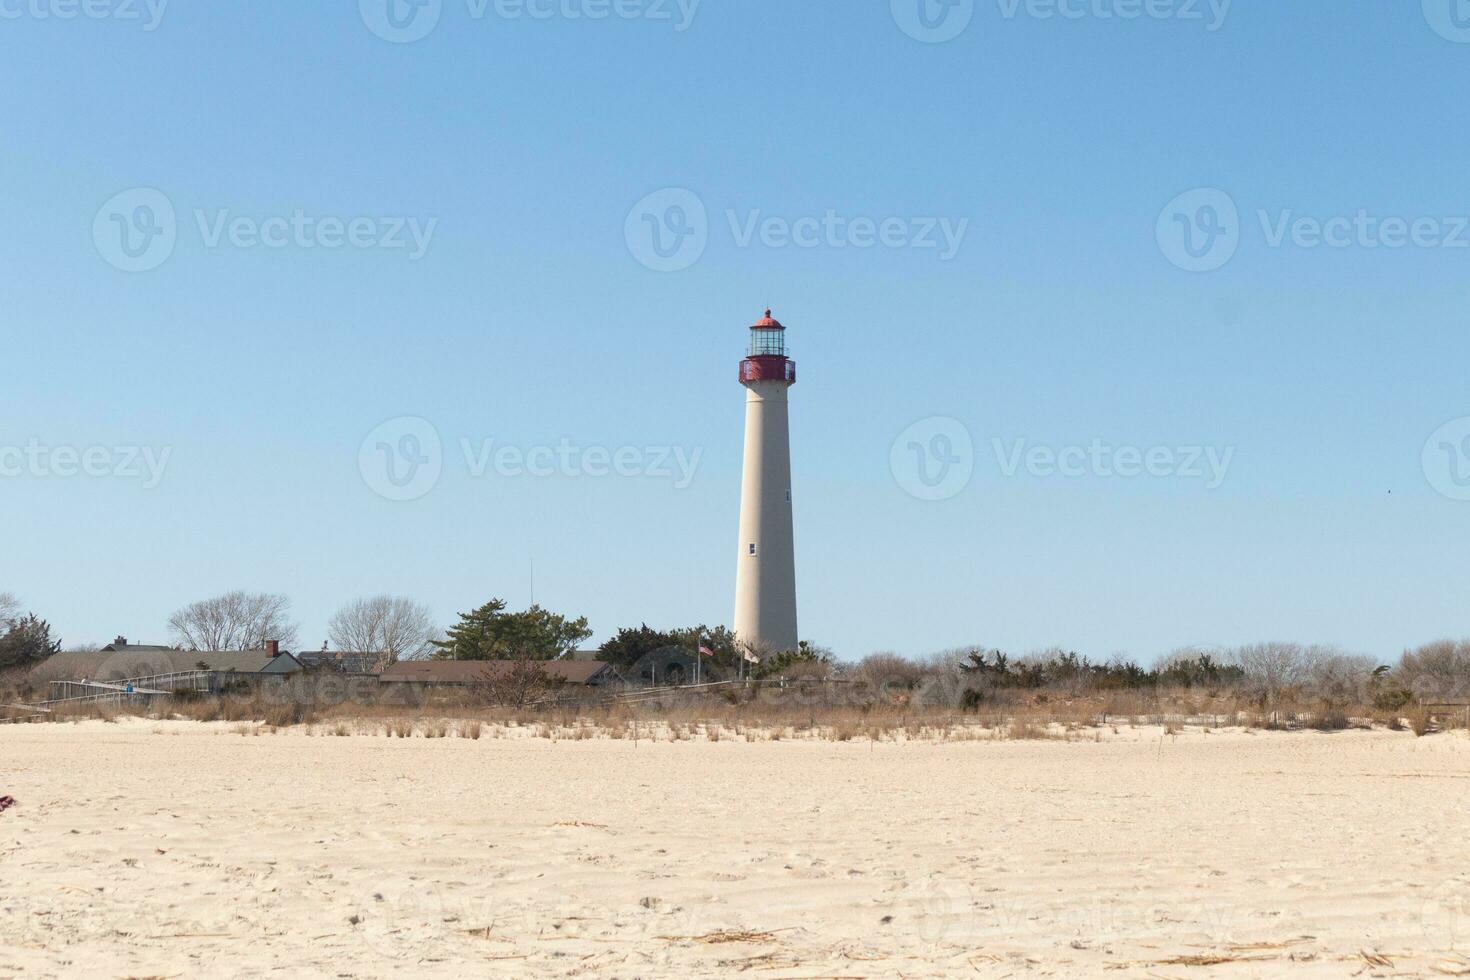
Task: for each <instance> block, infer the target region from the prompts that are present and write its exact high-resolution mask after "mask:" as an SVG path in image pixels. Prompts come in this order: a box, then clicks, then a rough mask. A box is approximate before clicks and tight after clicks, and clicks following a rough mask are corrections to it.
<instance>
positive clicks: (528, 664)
mask: <svg viewBox="0 0 1470 980" xmlns="http://www.w3.org/2000/svg"><path fill="white" fill-rule="evenodd" d="M563 685H564V682H563V680H562V679H561V678H560V677H555V676H553V675H551V674H548V673H547V672H546V661H544V660H542V659H541V658H540V657H538V656H537V655H536V654H535V653H528V652H526V651H517V652H515V653H514V654H512V655H511V656H510V657H509V658H507V659H504V660H491V661H486V663H485V669H484V670H483V671H482V672H481V674H480V680H479V683H477V684H475V685H473V687H472V690H473V691H474V692H475V694H476V696H478V698H479V699H480V700H482V701H483V702H484V703H486V704H498V705H506V706H508V707H512V708H523V707H525V706H526V705H528V704H531V703H532V702H535V701H544V700H546V699H548V698H550V697H552V696H553V695H555V694H556V693H557V691H558V690H560V689H561V687H562V686H563Z"/></svg>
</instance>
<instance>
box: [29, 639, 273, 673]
mask: <svg viewBox="0 0 1470 980" xmlns="http://www.w3.org/2000/svg"><path fill="white" fill-rule="evenodd" d="M108 646H110V647H117V644H108ZM300 669H301V662H300V661H299V660H297V659H296V658H295V657H293V656H291V654H289V653H282V652H281V650H280V646H279V644H278V643H277V642H276V641H275V640H267V641H266V648H265V649H264V650H240V651H235V650H231V651H213V650H174V649H172V648H170V647H163V648H153V647H148V648H144V647H141V646H134V645H132V644H123V645H122V647H121V649H112V650H98V651H95V652H82V651H69V652H62V653H58V654H56V655H55V656H52V657H49V658H47V659H46V660H44V661H42V662H41V663H40V664H38V665H37V666H36V667H34V668H33V669H32V670H31V675H30V678H31V681H32V683H45V682H48V681H80V680H94V681H120V680H131V679H136V678H139V677H157V676H159V675H161V674H181V673H185V672H187V671H192V670H209V671H214V672H216V673H221V674H225V673H234V674H238V675H241V676H246V677H249V676H279V675H283V674H294V673H296V672H297V671H299V670H300Z"/></svg>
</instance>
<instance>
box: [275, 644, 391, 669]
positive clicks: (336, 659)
mask: <svg viewBox="0 0 1470 980" xmlns="http://www.w3.org/2000/svg"><path fill="white" fill-rule="evenodd" d="M296 659H297V660H299V661H301V666H303V667H305V668H306V669H307V670H329V671H333V672H335V673H338V674H381V673H382V672H383V668H384V667H385V666H387V665H388V664H389V663H391V662H392V659H393V655H392V654H391V653H387V652H386V651H384V652H378V653H371V652H369V653H358V652H353V651H349V650H327V649H322V650H315V651H312V652H309V653H298V654H296Z"/></svg>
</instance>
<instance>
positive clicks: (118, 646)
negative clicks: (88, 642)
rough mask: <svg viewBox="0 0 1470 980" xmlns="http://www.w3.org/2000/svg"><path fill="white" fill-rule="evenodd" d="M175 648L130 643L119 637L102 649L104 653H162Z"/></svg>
mask: <svg viewBox="0 0 1470 980" xmlns="http://www.w3.org/2000/svg"><path fill="white" fill-rule="evenodd" d="M172 649H173V647H166V646H158V645H155V644H152V643H129V642H128V638H127V637H126V636H119V637H117V638H116V639H115V640H113V641H112V642H111V643H109V644H107V646H105V647H103V648H102V652H103V653H162V652H164V651H166V650H172Z"/></svg>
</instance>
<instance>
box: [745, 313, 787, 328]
mask: <svg viewBox="0 0 1470 980" xmlns="http://www.w3.org/2000/svg"><path fill="white" fill-rule="evenodd" d="M750 329H752V330H785V329H786V328H785V327H783V326H781V321H780V320H777V319H776V318H775V317H773V316H771V311H770V310H766V315H765V316H763V317H761V318H760V319H759V320H757V321H755V322H754V323H752V324H751V325H750Z"/></svg>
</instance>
